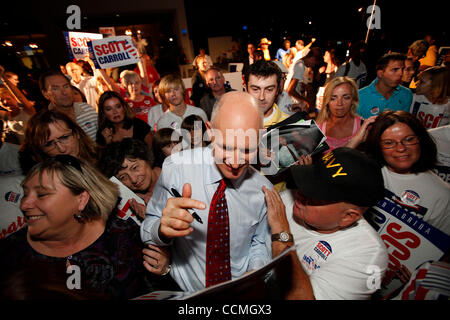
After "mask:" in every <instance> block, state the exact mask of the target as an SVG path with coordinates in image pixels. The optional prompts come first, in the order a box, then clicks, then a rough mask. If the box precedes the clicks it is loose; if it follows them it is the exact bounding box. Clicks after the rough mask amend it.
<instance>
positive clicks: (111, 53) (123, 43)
mask: <svg viewBox="0 0 450 320" xmlns="http://www.w3.org/2000/svg"><path fill="white" fill-rule="evenodd" d="M88 46H89V52H90V53H92V57H93V58H92V60H93V61H94V65H95V68H97V69H107V68H115V67H120V66H126V65H129V64H135V63H138V62H139V55H138V51H137V49H136V47H135V46H134V44H133V41H132V39H131V37H130V36H117V37H108V38H105V39H100V40H92V41H90V42H88Z"/></svg>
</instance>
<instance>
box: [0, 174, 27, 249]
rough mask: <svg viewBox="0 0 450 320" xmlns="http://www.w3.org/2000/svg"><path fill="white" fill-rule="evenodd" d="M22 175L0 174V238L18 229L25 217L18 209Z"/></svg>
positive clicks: (21, 195)
mask: <svg viewBox="0 0 450 320" xmlns="http://www.w3.org/2000/svg"><path fill="white" fill-rule="evenodd" d="M24 178H25V177H24V176H22V175H13V176H0V230H1V233H0V240H1V239H4V238H6V237H7V236H10V235H11V234H13V233H14V232H16V231H18V230H20V229H21V228H22V227H23V226H24V225H25V219H24V217H23V214H22V211H20V200H21V199H22V197H23V189H22V187H21V186H20V183H21V182H22V180H23V179H24Z"/></svg>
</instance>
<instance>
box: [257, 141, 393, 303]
mask: <svg viewBox="0 0 450 320" xmlns="http://www.w3.org/2000/svg"><path fill="white" fill-rule="evenodd" d="M287 187H288V188H289V189H296V192H295V198H292V193H290V191H289V190H287V191H286V192H284V193H283V194H282V196H280V195H279V194H278V193H277V192H276V191H273V190H272V191H270V190H268V189H267V188H263V190H264V192H265V194H266V201H267V206H268V220H269V225H270V227H271V232H272V251H273V252H272V254H273V256H274V257H275V256H277V255H278V254H280V253H281V252H282V251H283V250H284V249H286V248H287V247H289V246H292V245H294V244H295V245H296V252H294V253H292V255H291V259H286V261H285V263H282V264H281V265H280V267H279V269H278V270H277V271H278V272H277V281H278V283H279V285H280V288H281V290H282V293H283V294H284V296H285V298H286V299H348V300H356V299H370V297H371V295H372V294H373V293H374V292H375V291H376V290H377V289H378V288H379V286H380V283H381V279H382V276H383V274H384V271H385V270H386V267H387V261H388V257H387V251H386V247H385V245H384V243H383V241H382V240H381V239H380V237H379V235H378V234H377V233H376V232H375V230H374V229H373V228H372V227H371V226H370V225H369V224H368V223H367V222H366V220H365V219H364V218H363V217H362V216H363V214H364V212H365V211H366V209H367V208H368V207H371V206H374V205H376V204H377V203H378V201H380V200H381V199H382V198H383V195H384V184H383V176H382V174H381V170H380V168H379V167H378V165H377V164H376V163H375V161H373V160H372V159H369V158H368V157H367V156H366V155H364V154H363V153H361V152H359V151H357V150H354V149H350V148H338V149H335V150H333V151H332V152H329V153H327V154H326V155H324V156H323V157H322V159H321V160H320V161H317V162H316V163H314V164H312V165H307V166H293V167H291V168H290V177H289V178H288V181H287ZM294 201H295V202H294ZM283 202H284V203H283ZM284 204H286V207H285V205H284ZM286 208H288V212H290V209H291V208H292V214H287V215H286Z"/></svg>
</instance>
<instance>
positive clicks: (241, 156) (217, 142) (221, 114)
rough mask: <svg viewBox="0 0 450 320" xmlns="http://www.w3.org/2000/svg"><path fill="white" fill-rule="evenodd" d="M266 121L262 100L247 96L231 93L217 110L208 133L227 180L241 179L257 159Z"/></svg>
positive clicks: (219, 167)
mask: <svg viewBox="0 0 450 320" xmlns="http://www.w3.org/2000/svg"><path fill="white" fill-rule="evenodd" d="M263 119H264V115H263V113H262V110H261V108H260V107H259V103H258V100H256V99H255V98H254V97H252V96H251V95H250V94H248V93H245V92H239V91H232V92H228V93H226V94H224V95H223V96H222V97H221V98H220V100H219V101H218V103H216V105H215V106H214V109H213V111H212V115H211V123H209V122H208V127H209V128H208V131H209V132H210V137H211V144H212V146H213V155H214V159H215V163H216V166H217V168H218V169H219V171H220V172H221V174H222V176H223V177H224V178H227V179H237V178H239V177H240V176H241V175H242V174H244V172H245V171H246V169H247V168H248V166H249V164H250V163H252V161H253V160H254V159H256V155H257V152H258V141H259V131H260V129H262V127H263Z"/></svg>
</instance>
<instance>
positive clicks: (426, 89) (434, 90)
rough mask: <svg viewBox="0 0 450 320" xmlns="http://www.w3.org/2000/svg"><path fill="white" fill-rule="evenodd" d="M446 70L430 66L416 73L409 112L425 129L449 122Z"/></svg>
mask: <svg viewBox="0 0 450 320" xmlns="http://www.w3.org/2000/svg"><path fill="white" fill-rule="evenodd" d="M447 73H448V70H447V68H446V67H444V66H441V67H437V66H436V67H430V68H428V69H425V70H424V71H422V72H420V73H419V74H418V76H417V77H418V79H419V81H418V83H417V89H416V93H415V94H414V96H413V101H412V103H411V109H410V112H411V113H412V114H413V115H414V116H415V117H416V118H417V119H419V120H420V122H421V123H422V124H423V125H424V127H425V128H427V129H432V128H437V127H442V126H445V125H447V124H449V123H450V120H449V117H450V100H449V99H448V96H447V92H448V75H447Z"/></svg>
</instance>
